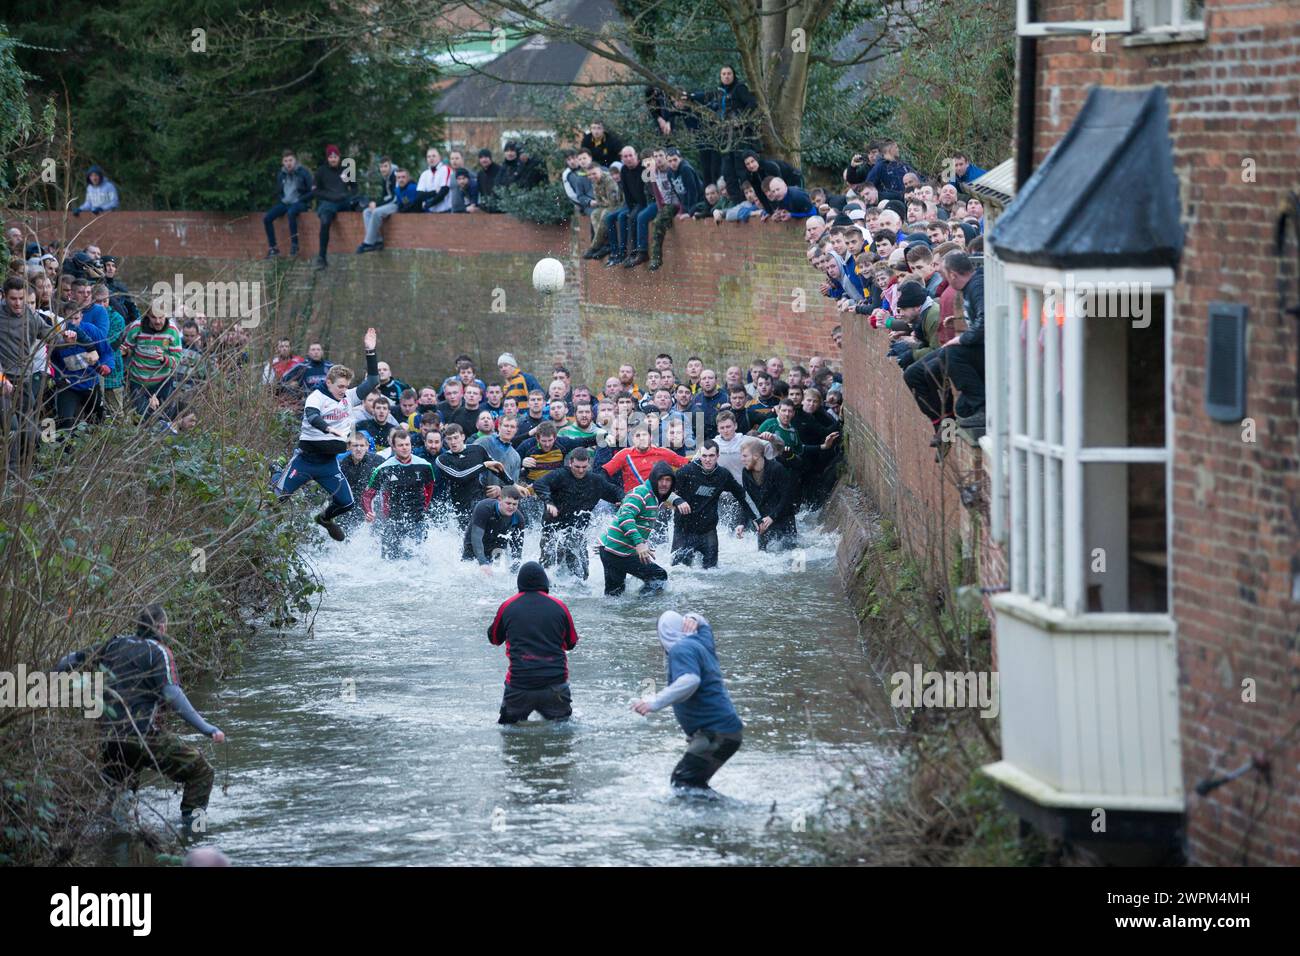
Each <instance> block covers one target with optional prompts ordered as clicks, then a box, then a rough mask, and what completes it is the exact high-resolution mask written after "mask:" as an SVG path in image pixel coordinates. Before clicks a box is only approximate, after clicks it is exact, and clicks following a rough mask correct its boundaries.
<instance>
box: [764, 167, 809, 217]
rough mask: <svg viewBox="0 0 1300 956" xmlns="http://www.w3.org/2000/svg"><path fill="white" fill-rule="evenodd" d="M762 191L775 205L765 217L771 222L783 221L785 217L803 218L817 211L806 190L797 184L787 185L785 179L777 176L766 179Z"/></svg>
mask: <svg viewBox="0 0 1300 956" xmlns="http://www.w3.org/2000/svg"><path fill="white" fill-rule="evenodd" d="M763 192H764V194H765V195H766V196H767V199H768V201H769V203H771V205H772V206H774V207H775V208H774V209H773V211H772V214H771V215H770V216H768V217H766V218H769V219H771V220H772V221H773V222H784V221H785V220H787V219H805V218H807V217H808V216H812V215H814V214H816V212H817V210H816V209H814V208H813V204H812V200H811V199H809V198H808V194H807V193H806V192H804V191H803V190H802V189H800V188H799V187H798V186H789V185H787V184H786V182H785V180H784V179H782V178H781V177H779V176H773V177H772V178H771V179H769V180H767V182H766V183H765V184H764V188H763Z"/></svg>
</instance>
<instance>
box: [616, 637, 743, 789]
mask: <svg viewBox="0 0 1300 956" xmlns="http://www.w3.org/2000/svg"><path fill="white" fill-rule="evenodd" d="M659 643H660V644H661V645H663V649H664V656H665V657H666V658H667V663H668V686H667V687H665V688H664V689H663V690H661V691H660V692H659V693H658V694H656V695H655V696H654V697H652V698H650V699H649V700H638V701H637V702H636V703H634V704H633V705H632V709H633V710H635V711H636V712H637V713H638V714H640V715H641V716H643V717H645V716H648V715H649V714H650V713H651V712H652V711H656V710H663V709H664V708H665V707H667V706H668V705H669V704H671V705H672V708H673V716H674V717H676V718H677V723H679V724H681V727H682V730H683V731H685V733H686V754H685V756H683V757H682V759H681V760H680V761H679V762H678V764H677V766H676V767H674V768H673V775H672V780H671V782H672V785H673V787H674V788H675V789H676V790H677V791H678V792H679V793H682V794H684V795H689V796H709V797H712V796H714V791H713V788H711V787H710V786H709V779H710V778H711V777H712V776H713V775H714V774H715V773H717V772H718V770H719V769H720V768H721V767H722V765H723V764H724V763H726V762H727V761H728V760H730V759H731V757H732V755H733V754H734V753H735V752H736V751H737V750H739V749H740V740H741V732H742V731H743V730H744V726H745V725H744V724H743V723H741V720H740V715H739V714H737V713H736V708H735V707H734V706H733V705H732V703H731V696H730V695H729V694H728V693H727V688H726V685H725V684H723V682H722V667H721V665H720V664H719V663H718V652H717V649H716V648H715V647H714V645H713V629H712V628H711V627H709V622H708V621H706V620H705V619H704V618H703V617H701V616H700V615H699V614H687V615H686V616H685V617H683V616H682V615H680V614H678V613H677V612H676V611H664V613H663V614H661V615H659Z"/></svg>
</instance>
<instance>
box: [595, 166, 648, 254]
mask: <svg viewBox="0 0 1300 956" xmlns="http://www.w3.org/2000/svg"><path fill="white" fill-rule="evenodd" d="M621 158H622V162H623V166H622V169H621V170H620V172H619V177H618V178H619V184H620V185H621V186H622V189H623V205H622V207H620V208H619V209H616V210H614V212H612V213H611V214H610V216H609V220H610V222H609V258H608V259H606V260H605V265H606V266H616V265H618V264H619V263H620V262H622V261H623V259H624V257H625V256H627V255H628V254H630V253H631V251H632V248H633V246H634V244H635V243H634V241H633V239H632V237H633V235H634V233H635V232H636V221H637V217H638V216H639V215H640V214H641V212H642V210H644V209H645V207H646V202H647V193H646V183H645V180H643V179H642V173H643V172H644V170H643V169H642V168H641V157H640V156H639V155H638V154H637V151H636V149H635V148H634V147H632V146H624V147H623V152H622V154H621Z"/></svg>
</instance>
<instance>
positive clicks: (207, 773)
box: [103, 731, 213, 813]
mask: <svg viewBox="0 0 1300 956" xmlns="http://www.w3.org/2000/svg"><path fill="white" fill-rule="evenodd" d="M103 757H104V776H105V777H107V778H108V780H109V782H110V783H115V784H119V785H121V784H125V783H128V782H130V781H131V780H132V778H134V777H135V775H136V774H138V773H139V772H140V771H142V770H157V771H158V772H159V773H160V774H162V775H163V776H164V777H166V778H167V779H168V780H172V781H174V782H176V783H179V784H182V785H183V786H184V787H185V791H184V793H182V794H181V813H191V812H193V811H194V810H197V809H199V808H201V807H206V806H207V805H208V797H209V795H211V793H212V780H213V773H212V764H210V763H208V758H206V757H205V756H203V753H202V751H200V750H199V749H198V748H197V747H195V746H193V745H192V744H187V743H185V741H183V740H181V739H180V738H179V737H177V736H176V735H175V734H171V733H167V732H165V731H164V732H161V733H151V734H149V735H148V736H146V737H145V738H144V739H143V740H139V739H136V740H121V741H119V740H108V741H105V742H104V746H103Z"/></svg>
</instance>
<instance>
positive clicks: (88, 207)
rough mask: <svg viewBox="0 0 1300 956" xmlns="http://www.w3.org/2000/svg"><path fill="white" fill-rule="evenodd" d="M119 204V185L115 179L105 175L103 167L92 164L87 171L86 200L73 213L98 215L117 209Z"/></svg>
mask: <svg viewBox="0 0 1300 956" xmlns="http://www.w3.org/2000/svg"><path fill="white" fill-rule="evenodd" d="M118 204H119V199H118V195H117V187H116V186H114V185H113V181H112V180H111V179H109V178H108V177H107V176H105V175H104V170H103V169H102V168H101V167H99V166H91V167H90V169H89V170H87V171H86V201H85V202H83V203H82V204H81V205H80V206H79V207H77V209H76V210H74V211H73V215H74V216H79V215H81V213H83V212H93V213H95V214H96V215H98V214H99V213H101V212H108V211H109V210H112V209H116V208H117V207H118Z"/></svg>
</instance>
